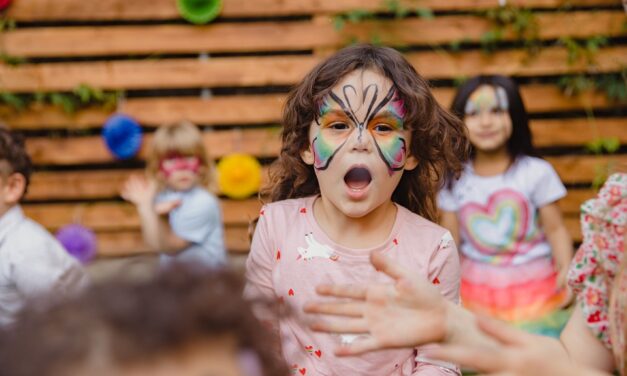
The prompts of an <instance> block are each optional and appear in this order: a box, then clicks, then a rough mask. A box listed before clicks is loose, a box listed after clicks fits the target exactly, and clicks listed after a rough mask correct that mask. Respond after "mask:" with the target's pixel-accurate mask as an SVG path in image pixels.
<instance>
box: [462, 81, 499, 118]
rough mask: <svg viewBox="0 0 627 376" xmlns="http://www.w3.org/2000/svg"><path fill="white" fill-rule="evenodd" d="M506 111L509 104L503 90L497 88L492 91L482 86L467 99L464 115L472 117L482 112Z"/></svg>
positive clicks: (488, 87)
mask: <svg viewBox="0 0 627 376" xmlns="http://www.w3.org/2000/svg"><path fill="white" fill-rule="evenodd" d="M493 93H494V94H493ZM508 109H509V103H508V101H507V93H505V89H503V88H502V87H500V86H497V87H495V89H494V91H493V90H492V88H491V87H490V86H487V85H484V86H483V87H481V88H479V89H478V90H477V92H476V93H473V94H472V95H471V96H470V98H468V101H467V102H466V107H465V108H464V113H465V115H467V116H472V115H477V114H479V113H480V112H484V111H486V112H492V111H495V110H499V111H508Z"/></svg>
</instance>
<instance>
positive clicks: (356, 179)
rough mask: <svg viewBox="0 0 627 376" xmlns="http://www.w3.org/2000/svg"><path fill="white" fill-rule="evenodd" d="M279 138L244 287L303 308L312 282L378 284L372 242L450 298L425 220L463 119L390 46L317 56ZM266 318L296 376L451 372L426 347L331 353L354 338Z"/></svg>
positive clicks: (441, 243)
mask: <svg viewBox="0 0 627 376" xmlns="http://www.w3.org/2000/svg"><path fill="white" fill-rule="evenodd" d="M282 141H283V148H282V150H281V154H280V156H279V160H278V161H277V164H276V165H275V168H276V169H275V170H274V171H273V172H272V175H271V179H270V181H271V182H272V184H273V186H272V189H271V192H270V197H271V200H272V201H274V202H273V203H271V204H269V205H266V206H264V207H263V208H262V210H261V213H260V217H259V222H258V224H257V227H256V231H255V234H254V237H253V242H252V247H251V251H250V254H249V257H248V260H247V264H246V269H247V278H248V284H247V286H246V290H245V294H246V296H248V297H262V298H264V299H278V300H279V302H281V303H284V304H287V305H289V306H290V307H292V308H293V309H294V312H301V310H302V306H303V304H304V303H305V302H306V301H307V300H310V299H312V298H314V297H315V290H314V288H315V286H316V285H317V284H319V283H323V282H324V283H350V284H354V285H357V286H359V285H365V284H367V283H368V282H372V281H380V282H383V281H388V280H389V277H387V276H385V275H384V274H383V273H380V272H378V271H377V270H375V269H374V268H373V267H372V266H371V265H370V262H369V254H370V252H371V251H372V250H380V251H382V252H385V253H386V254H388V255H389V256H390V257H392V258H393V259H394V260H397V261H398V262H400V263H402V264H403V265H405V266H407V267H408V268H409V269H411V270H412V272H413V273H415V274H416V275H421V276H423V277H424V278H428V279H429V280H430V281H431V282H432V283H433V284H434V285H436V287H437V288H438V289H439V291H440V292H441V293H442V294H443V295H444V296H445V297H446V299H448V300H449V301H450V302H451V303H453V304H457V303H458V302H459V296H458V289H459V261H458V258H457V250H456V248H455V244H454V242H453V239H452V237H451V234H450V233H449V232H448V231H446V230H445V229H444V228H442V227H440V226H438V225H436V224H435V223H433V222H431V220H433V219H434V218H435V217H436V206H435V195H436V192H437V189H438V186H439V183H440V182H441V181H442V178H443V175H444V174H445V173H446V172H449V171H450V172H455V171H460V170H461V163H462V161H461V160H460V159H463V158H464V156H465V154H466V151H467V141H466V139H465V134H464V127H463V124H462V123H461V122H460V121H459V120H458V119H456V118H455V117H454V116H452V115H451V114H449V113H448V112H447V111H446V110H444V109H442V108H441V107H440V106H439V105H438V104H437V102H436V101H435V99H434V98H433V96H432V94H431V92H430V90H429V86H428V84H427V82H426V81H425V80H424V79H423V78H422V77H420V75H418V73H417V72H416V71H415V70H414V68H413V67H412V66H411V65H410V64H409V62H407V60H405V58H403V56H402V55H401V54H400V53H399V52H397V51H395V50H393V49H391V48H385V47H374V46H370V45H357V46H352V47H348V48H346V49H343V50H341V51H339V52H338V53H336V54H335V55H333V56H331V57H329V58H328V59H326V60H325V61H324V62H322V63H320V64H319V65H318V66H317V67H316V68H314V69H313V70H312V71H311V72H310V73H309V74H308V75H307V76H306V77H305V78H304V80H303V81H302V82H301V83H300V84H299V85H297V86H296V87H295V88H294V89H293V90H292V91H291V93H290V94H289V96H288V99H287V102H286V107H285V110H284V116H283V133H282ZM265 318H266V319H268V320H270V321H269V324H270V325H275V326H274V327H275V328H277V329H278V330H279V332H280V336H281V342H282V352H283V356H284V358H285V359H286V361H287V363H288V364H289V365H291V368H292V372H293V373H294V374H297V375H377V376H382V375H451V374H457V372H458V370H457V367H456V366H454V365H452V364H447V363H434V362H432V361H430V360H428V359H427V358H426V357H425V356H424V351H425V349H424V348H417V349H400V350H393V351H385V352H379V353H375V354H366V355H363V356H361V357H357V358H338V357H336V356H335V355H334V352H333V349H334V348H335V347H336V346H337V345H338V344H340V343H344V344H348V343H352V342H353V341H355V340H356V339H357V336H355V335H353V334H351V331H352V330H351V328H349V327H345V328H340V330H341V331H344V332H343V333H342V334H340V335H338V336H331V335H327V334H320V333H313V332H311V331H310V330H309V329H308V328H307V326H306V325H305V324H304V323H303V322H302V321H301V320H298V318H297V317H288V318H285V319H281V320H278V323H277V322H276V321H273V320H272V317H265Z"/></svg>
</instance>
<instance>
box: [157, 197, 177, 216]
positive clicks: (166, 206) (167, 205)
mask: <svg viewBox="0 0 627 376" xmlns="http://www.w3.org/2000/svg"><path fill="white" fill-rule="evenodd" d="M179 206H181V200H173V201H164V202H159V203H157V204H155V212H156V213H157V214H159V215H167V214H170V212H171V211H172V210H174V209H176V208H178V207H179Z"/></svg>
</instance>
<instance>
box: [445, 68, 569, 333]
mask: <svg viewBox="0 0 627 376" xmlns="http://www.w3.org/2000/svg"><path fill="white" fill-rule="evenodd" d="M452 110H453V112H454V113H455V114H456V115H457V116H459V117H460V118H461V119H463V120H464V122H465V124H466V127H467V129H468V136H469V139H470V142H471V144H472V146H473V150H472V159H471V161H470V162H469V163H468V164H467V166H466V168H465V171H464V173H463V174H462V177H461V178H460V179H459V180H458V181H451V182H450V183H449V185H448V186H447V187H446V188H444V189H443V190H442V191H441V192H440V194H439V207H440V209H441V211H442V217H441V222H442V225H443V226H444V227H447V228H448V229H449V230H451V233H452V234H453V236H454V237H456V240H458V241H460V242H461V247H460V249H461V254H462V256H463V258H462V284H461V297H462V302H463V304H464V305H465V306H466V307H467V308H468V309H470V310H472V311H474V312H477V313H482V314H486V315H489V316H492V317H496V318H499V319H502V320H505V321H508V322H511V323H513V324H515V325H517V326H519V327H521V328H523V329H525V330H528V331H530V332H534V333H538V334H546V335H551V336H555V337H557V336H559V333H560V331H561V329H562V327H563V325H564V324H565V322H566V321H567V319H568V313H567V312H566V311H564V310H561V307H562V306H564V305H565V303H566V302H567V301H568V300H569V298H568V293H567V290H566V289H565V277H566V273H567V270H568V265H569V263H570V260H571V258H572V254H573V250H572V241H571V239H570V236H569V233H568V231H567V229H566V227H565V225H564V223H563V221H562V215H561V213H560V209H559V207H558V205H557V203H556V202H557V200H559V199H561V198H562V197H564V196H565V195H566V189H565V188H564V185H563V184H562V182H561V181H560V179H559V177H558V176H557V174H556V172H555V170H554V169H553V168H552V167H551V165H550V164H549V163H548V162H546V161H544V160H542V159H540V158H537V157H536V156H535V155H536V153H535V151H534V148H533V145H532V140H531V132H530V130H529V125H528V118H527V113H526V111H525V107H524V104H523V102H522V99H521V96H520V93H519V91H518V88H517V86H516V84H515V83H514V81H512V80H511V79H509V78H507V77H503V76H479V77H475V78H472V79H470V80H468V81H467V82H466V83H465V84H464V85H462V86H461V87H460V88H459V90H458V92H457V95H456V96H455V98H454V100H453V105H452Z"/></svg>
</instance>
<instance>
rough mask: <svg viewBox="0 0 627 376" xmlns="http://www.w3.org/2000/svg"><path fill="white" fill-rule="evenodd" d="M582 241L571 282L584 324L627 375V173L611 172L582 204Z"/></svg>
mask: <svg viewBox="0 0 627 376" xmlns="http://www.w3.org/2000/svg"><path fill="white" fill-rule="evenodd" d="M581 230H582V233H583V236H584V238H583V243H582V244H581V247H580V248H579V250H578V251H577V254H576V255H575V258H574V259H573V262H572V265H571V269H570V271H569V284H570V286H571V287H572V289H573V292H574V293H575V294H576V295H577V303H578V304H579V305H580V307H581V309H582V311H583V314H584V317H585V319H586V323H587V325H588V327H589V328H590V329H591V330H592V332H593V333H594V335H595V336H596V337H597V338H598V339H599V340H600V341H601V342H603V344H604V345H605V346H606V347H607V348H609V349H610V350H612V352H613V353H614V358H615V361H616V365H617V368H618V370H619V372H620V374H621V375H625V372H626V367H625V351H626V347H625V329H626V328H625V319H626V317H625V313H626V305H627V271H626V270H625V268H626V264H627V260H623V255H624V249H625V248H624V247H625V244H624V243H625V232H626V230H627V174H624V173H623V174H614V175H612V176H610V178H609V179H608V180H607V182H606V183H605V185H604V186H603V188H601V191H600V192H599V194H598V196H597V197H596V198H594V199H591V200H588V201H586V202H585V203H584V204H583V205H582V206H581Z"/></svg>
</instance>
